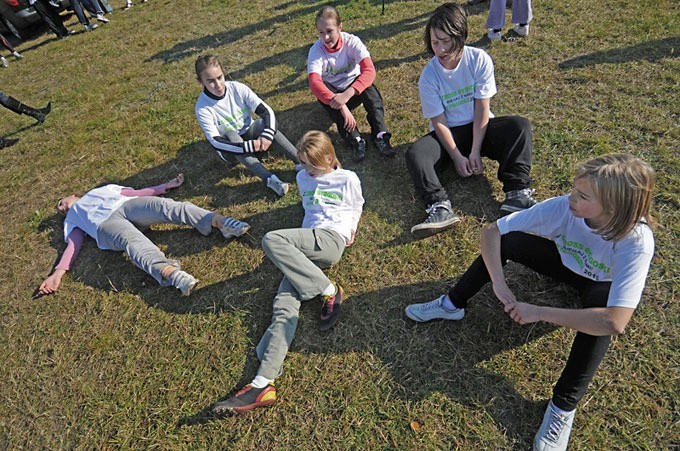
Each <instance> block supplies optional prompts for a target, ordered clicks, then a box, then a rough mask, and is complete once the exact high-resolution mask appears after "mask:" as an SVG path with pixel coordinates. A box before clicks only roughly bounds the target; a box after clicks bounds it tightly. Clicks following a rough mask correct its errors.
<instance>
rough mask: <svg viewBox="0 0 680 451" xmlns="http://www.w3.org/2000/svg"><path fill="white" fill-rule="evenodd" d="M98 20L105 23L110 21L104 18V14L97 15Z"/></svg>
mask: <svg viewBox="0 0 680 451" xmlns="http://www.w3.org/2000/svg"><path fill="white" fill-rule="evenodd" d="M97 20H98V21H100V22H103V23H109V22H110V20H109V19H107V18H106V17H104V14H97Z"/></svg>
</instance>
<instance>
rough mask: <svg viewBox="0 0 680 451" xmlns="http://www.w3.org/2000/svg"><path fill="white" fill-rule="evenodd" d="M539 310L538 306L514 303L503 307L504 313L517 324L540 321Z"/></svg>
mask: <svg viewBox="0 0 680 451" xmlns="http://www.w3.org/2000/svg"><path fill="white" fill-rule="evenodd" d="M539 310H540V307H539V306H536V305H532V304H527V303H525V302H515V303H513V304H508V305H506V306H505V312H506V313H507V314H508V315H510V318H512V319H513V320H515V321H516V322H518V323H519V324H529V323H535V322H537V321H540V320H541V318H540V316H539Z"/></svg>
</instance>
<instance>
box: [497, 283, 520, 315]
mask: <svg viewBox="0 0 680 451" xmlns="http://www.w3.org/2000/svg"><path fill="white" fill-rule="evenodd" d="M492 288H493V292H494V294H495V295H496V297H497V298H498V300H499V301H501V303H502V304H503V305H505V306H508V305H510V304H515V303H516V302H517V298H516V297H515V293H513V292H512V290H510V287H508V285H507V284H506V283H494V284H493V285H492ZM506 311H507V310H506Z"/></svg>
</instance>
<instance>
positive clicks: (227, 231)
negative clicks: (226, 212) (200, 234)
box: [220, 218, 250, 239]
mask: <svg viewBox="0 0 680 451" xmlns="http://www.w3.org/2000/svg"><path fill="white" fill-rule="evenodd" d="M248 230H250V224H248V223H247V222H243V221H239V220H236V219H234V218H225V219H224V224H222V227H220V232H222V235H224V237H225V238H227V239H229V238H233V237H235V236H241V235H243V234H244V233H246V232H247V231H248Z"/></svg>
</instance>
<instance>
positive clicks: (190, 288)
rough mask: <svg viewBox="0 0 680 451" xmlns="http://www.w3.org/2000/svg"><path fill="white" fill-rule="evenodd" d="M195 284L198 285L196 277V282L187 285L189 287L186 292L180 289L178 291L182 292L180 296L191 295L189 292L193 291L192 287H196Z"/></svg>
mask: <svg viewBox="0 0 680 451" xmlns="http://www.w3.org/2000/svg"><path fill="white" fill-rule="evenodd" d="M196 285H198V279H196V282H194V283H192V284H191V285H189V289H188V290H187V293H186V294H184V293H183V292H181V291H180V293H182V296H191V293H192V292H193V291H194V288H196Z"/></svg>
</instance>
